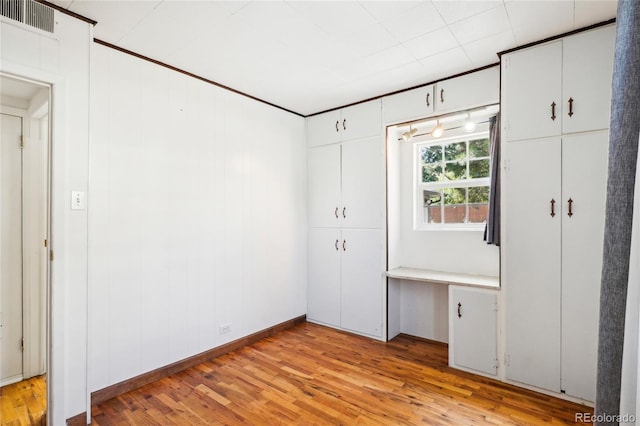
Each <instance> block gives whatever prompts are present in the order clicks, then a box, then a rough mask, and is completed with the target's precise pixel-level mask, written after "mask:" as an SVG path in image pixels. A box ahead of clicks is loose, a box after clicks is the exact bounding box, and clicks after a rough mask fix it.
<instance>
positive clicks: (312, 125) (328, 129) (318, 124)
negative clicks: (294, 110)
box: [307, 110, 342, 148]
mask: <svg viewBox="0 0 640 426" xmlns="http://www.w3.org/2000/svg"><path fill="white" fill-rule="evenodd" d="M341 138H342V115H341V112H340V110H336V111H329V112H325V113H323V114H319V115H314V116H313V117H309V118H307V146H308V147H309V148H311V147H314V146H321V145H328V144H332V143H336V142H340V139H341Z"/></svg>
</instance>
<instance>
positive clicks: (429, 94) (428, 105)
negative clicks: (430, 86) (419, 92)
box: [427, 93, 431, 106]
mask: <svg viewBox="0 0 640 426" xmlns="http://www.w3.org/2000/svg"><path fill="white" fill-rule="evenodd" d="M430 94H431V93H427V106H431V104H429V95H430Z"/></svg>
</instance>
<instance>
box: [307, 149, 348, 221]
mask: <svg viewBox="0 0 640 426" xmlns="http://www.w3.org/2000/svg"><path fill="white" fill-rule="evenodd" d="M308 151H309V152H308V157H307V166H308V169H307V173H308V188H309V192H308V210H309V226H311V227H322V228H338V227H340V224H341V218H342V202H341V198H340V145H339V144H335V145H329V146H320V147H317V148H311V149H309V150H308Z"/></svg>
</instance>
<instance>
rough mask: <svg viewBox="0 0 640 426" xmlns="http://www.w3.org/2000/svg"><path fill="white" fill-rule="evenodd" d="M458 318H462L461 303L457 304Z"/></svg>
mask: <svg viewBox="0 0 640 426" xmlns="http://www.w3.org/2000/svg"><path fill="white" fill-rule="evenodd" d="M458 318H462V303H460V302H458Z"/></svg>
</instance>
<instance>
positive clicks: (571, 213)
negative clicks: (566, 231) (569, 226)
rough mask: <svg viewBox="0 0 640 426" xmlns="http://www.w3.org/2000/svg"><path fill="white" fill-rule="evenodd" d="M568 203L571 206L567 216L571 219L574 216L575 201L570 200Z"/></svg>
mask: <svg viewBox="0 0 640 426" xmlns="http://www.w3.org/2000/svg"><path fill="white" fill-rule="evenodd" d="M567 203H568V204H569V213H567V215H568V216H569V217H571V216H573V200H572V199H571V198H569V200H568V201H567Z"/></svg>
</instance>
